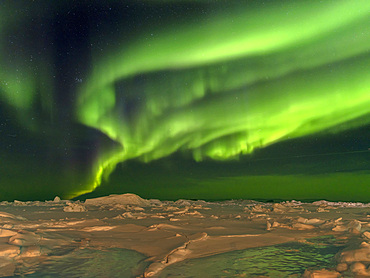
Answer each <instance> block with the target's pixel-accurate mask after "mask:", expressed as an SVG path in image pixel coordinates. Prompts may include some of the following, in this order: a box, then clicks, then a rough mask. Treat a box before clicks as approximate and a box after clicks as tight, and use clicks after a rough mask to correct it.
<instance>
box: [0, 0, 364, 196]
mask: <svg viewBox="0 0 370 278" xmlns="http://www.w3.org/2000/svg"><path fill="white" fill-rule="evenodd" d="M126 4H127V6H130V8H128V9H126ZM108 6H109V8H108ZM112 7H113V8H112ZM111 8H112V9H111ZM172 8H173V9H174V11H177V12H179V11H180V12H183V13H181V15H180V14H177V15H176V16H175V15H173V14H172ZM202 9H204V13H203V12H200V11H201V10H202ZM111 10H113V12H112V11H111ZM114 10H115V11H114ZM122 11H124V12H127V14H122V15H121V14H119V12H122ZM74 12H76V14H77V16H73V15H72V14H73V13H74ZM105 12H107V14H109V12H112V14H109V15H113V16H112V18H111V20H110V21H109V20H108V23H106V21H107V18H108V16H107V15H104V16H101V15H102V14H104V13H105ZM369 14H370V1H367V0H358V1H347V0H335V1H334V0H329V1H264V2H263V1H239V0H236V1H233V0H230V1H191V0H189V1H188V0H183V1H160V0H158V1H155V0H153V1H146V0H143V1H127V2H125V1H109V4H107V3H104V1H94V0H92V1H89V4H86V3H85V1H36V2H34V1H32V2H30V1H8V0H7V1H3V2H2V3H1V4H0V109H1V110H0V120H2V121H3V122H0V140H2V141H0V143H1V146H0V147H1V148H0V161H1V162H2V166H1V167H0V177H1V178H2V181H1V180H0V186H2V187H1V188H0V191H4V189H6V190H8V191H9V195H6V194H5V193H4V194H3V193H1V194H0V198H2V199H6V198H8V199H11V200H12V199H14V198H13V197H14V196H17V197H18V195H17V194H20V193H18V192H19V191H22V190H23V191H24V192H25V193H24V195H22V198H27V197H28V196H33V198H39V196H48V198H49V197H50V198H51V197H53V196H55V195H53V196H49V195H51V194H58V195H59V196H61V197H65V198H73V197H76V196H81V195H82V194H85V193H89V192H100V193H101V192H103V187H104V186H107V185H110V184H109V182H108V181H107V179H108V177H110V178H111V180H112V179H113V180H114V179H115V178H117V176H119V175H117V172H119V170H121V169H123V168H124V167H126V168H125V170H126V171H127V172H126V173H124V174H122V175H125V176H128V177H129V178H131V180H130V179H129V178H128V179H127V180H123V184H122V179H119V178H117V179H118V180H119V181H118V182H117V181H116V185H117V184H119V186H120V190H118V191H119V192H118V193H123V192H133V193H137V194H141V195H142V196H143V197H152V198H174V199H175V198H179V197H180V198H205V199H207V198H209V199H212V198H240V197H241V198H244V197H245V198H261V197H264V196H267V195H268V196H267V198H282V199H284V198H288V199H291V198H302V199H304V198H307V197H308V198H323V197H326V198H327V197H328V196H331V197H332V198H334V199H335V198H337V199H340V198H343V196H344V195H345V194H346V193H345V192H351V186H352V185H351V183H355V184H356V186H357V187H358V188H359V189H358V191H357V193H356V194H354V195H353V196H351V198H353V199H356V198H357V199H358V198H359V197H360V198H362V197H363V196H368V193H369V189H368V188H369V187H368V185H369V181H370V172H369V167H368V163H369V159H368V158H367V157H366V155H367V153H368V150H369V149H364V146H363V145H364V144H359V145H361V147H360V148H361V149H356V148H355V147H353V149H351V148H350V150H353V153H354V156H353V157H351V158H348V159H347V160H345V163H344V164H346V167H347V166H348V165H350V164H351V165H352V164H353V165H354V166H353V168H351V167H352V166H349V167H347V168H346V167H343V168H340V167H338V169H340V170H337V169H333V167H332V168H330V167H329V166H326V165H324V164H325V162H327V161H328V159H329V158H327V160H323V162H321V163H322V164H320V165H321V166H323V167H321V168H323V169H325V170H327V171H326V172H325V171H324V170H322V171H321V172H319V173H318V172H314V173H309V174H307V172H309V171H306V170H307V169H305V167H306V166H307V165H309V166H310V165H315V167H316V166H317V161H315V160H310V155H311V154H308V155H307V153H305V151H306V150H305V151H304V153H305V155H306V157H305V155H303V156H302V157H298V159H297V161H299V163H300V164H299V165H298V166H297V167H296V168H294V167H293V168H294V170H291V169H288V168H290V166H291V165H292V164H294V162H292V163H291V162H289V163H291V164H289V163H287V164H284V165H283V167H282V168H284V167H285V168H284V169H283V170H281V169H280V168H279V167H276V166H275V165H274V163H273V161H272V160H271V161H272V162H271V161H270V160H269V158H268V159H267V160H268V161H267V162H266V163H264V161H261V162H259V161H257V162H256V161H253V163H254V164H253V163H251V164H248V159H249V158H250V157H252V158H253V155H255V154H256V153H258V152H259V151H263V150H267V151H268V150H271V148H273V147H274V146H278V148H279V146H281V145H279V144H282V145H284V143H286V144H289V142H293V143H294V142H297V141H299V140H303V141H304V140H305V138H311V137H312V136H315V135H317V136H318V137H320V136H322V134H330V135H332V134H344V133H345V132H352V131H353V130H356V129H361V128H363V127H366V126H368V125H369V124H370V71H369V65H370V54H369V53H370V32H369V30H370V24H369ZM99 16H101V17H102V18H100V17H99ZM114 16H115V17H114ZM79 17H81V18H82V19H81V18H79ZM95 17H96V18H95ZM71 20H72V21H71ZM79 20H81V21H79ZM105 20H106V21H105ZM131 21H132V22H133V23H132V25H130V24H128V23H131ZM71 22H72V23H71ZM117 22H118V23H117ZM75 23H76V24H75ZM80 23H81V24H80ZM79 24H80V25H79ZM99 24H101V26H103V27H99V28H101V29H99V28H98V25H99ZM104 24H106V25H104ZM118 24H119V26H118ZM125 24H127V26H126V25H125ZM41 26H42V27H41ZM117 26H118V27H117ZM73 28H75V29H73ZM79 28H80V29H79ZM109 28H112V30H110V29H109ZM131 28H132V30H131ZM72 29H73V30H72ZM62 35H63V36H62ZM102 46H104V47H102ZM67 53H72V54H71V56H68V55H67ZM75 78H76V80H78V81H76V80H75ZM82 79H83V80H82ZM66 99H67V100H66ZM61 100H62V101H61ZM4 119H5V120H4ZM7 120H9V122H11V124H10V123H8V122H5V121H7ZM3 124H4V125H3ZM9 126H10V128H9ZM18 131H19V132H18ZM343 132H344V133H343ZM91 134H93V136H92V137H94V136H95V137H96V138H97V139H96V138H95V137H94V138H88V137H89V136H90V135H91ZM310 136H311V137H310ZM362 136H363V135H362ZM329 137H330V136H329ZM363 137H366V135H365V136H363ZM321 138H322V137H321ZM330 138H334V137H330ZM362 140H363V141H365V140H364V139H362ZM96 142H97V143H96ZM299 142H300V141H299ZM305 142H306V143H307V141H305ZM366 144H367V143H366ZM10 146H11V147H10ZM284 146H286V145H284ZM297 146H298V144H297ZM366 148H368V146H366ZM28 149H30V150H28ZM283 149H284V147H283ZM307 149H308V150H309V147H308V148H307ZM339 149H340V150H343V149H341V148H339ZM25 150H27V151H25ZM76 150H77V151H76ZM74 151H75V152H74ZM328 152H329V155H331V154H330V152H335V150H334V149H331V150H330V151H328ZM291 153H294V151H292V152H291ZM291 153H290V154H288V156H289V155H291ZM297 153H298V154H299V152H297ZM323 153H324V155H325V151H323ZM357 153H361V155H362V156H361V158H360V159H358V160H356V159H357V158H358V157H357V156H356V155H357ZM348 154H349V152H348ZM32 155H33V156H35V157H36V158H34V157H33V156H32ZM272 155H274V154H272ZM275 155H276V153H275ZM336 155H338V156H339V155H341V154H335V155H333V156H332V157H333V160H335V163H337V164H336V165H338V164H340V163H341V162H342V160H341V159H342V158H340V157H339V158H338V157H337V156H336ZM179 157H180V158H179ZM262 157H263V156H262ZM332 157H330V158H332ZM347 157H348V156H346V158H347ZM166 158H167V159H168V161H165V162H163V160H165V159H166ZM263 158H266V157H263ZM346 158H344V159H346ZM258 159H259V158H258ZM258 159H257V160H258ZM91 160H93V161H91ZM305 160H307V161H308V162H306V161H305ZM3 161H5V162H6V163H3ZM178 161H181V163H179V162H178ZM239 161H242V162H245V161H247V163H245V164H242V163H241V166H238V167H240V168H238V169H239V170H240V169H241V170H240V171H239V172H237V171H235V172H233V171H232V170H233V169H232V168H233V165H236V164H237V163H238V162H239ZM279 161H280V160H279ZM123 162H124V163H123ZM162 162H163V164H166V163H168V162H169V163H170V164H171V163H172V164H171V167H174V168H171V169H175V170H174V171H173V172H172V173H170V171H169V173H168V174H169V176H170V177H171V179H172V181H171V185H169V184H167V185H162V180H161V177H160V176H161V175H162V174H163V172H161V173H157V172H158V171H157V172H156V170H157V169H162V168H161V165H162V164H161V163H162ZM218 162H220V164H217V163H218ZM229 162H230V163H229ZM270 162H271V163H270ZM280 162H281V161H280ZM176 163H178V165H180V166H173V165H174V164H176ZM222 163H225V164H222ZM232 163H235V164H232ZM310 163H311V164H310ZM119 164H120V166H122V168H120V167H117V165H119ZM252 164H253V165H252ZM277 164H279V162H278V163H277ZM153 165H154V166H153ZM184 165H188V166H189V165H190V166H189V167H188V168H187V166H184ZM204 165H206V166H204ZM209 165H211V166H212V167H216V168H217V167H220V168H219V169H218V170H219V175H218V173H217V174H216V175H215V174H214V172H215V171H217V170H214V169H211V170H210V169H209V168H207V167H209ZM220 165H222V166H220ZM246 165H247V166H250V165H252V166H253V167H255V169H257V168H261V169H263V171H261V172H258V171H257V170H256V172H258V173H257V174H256V175H254V174H253V173H254V170H255V169H254V168H253V167H251V168H253V169H252V170H250V169H249V172H248V171H247V170H246V171H245V172H244V169H243V167H244V166H246ZM266 165H268V167H267V168H266ZM364 165H365V166H364ZM198 166H199V167H198ZM247 166H246V167H247ZM151 167H152V168H151ZM202 167H203V168H202ZM222 167H223V170H222V169H221V168H222ZM274 167H275V168H274ZM326 167H327V168H326ZM329 168H330V169H329ZM115 169H117V170H116V171H114V170H115ZM137 169H139V171H138V173H142V176H143V178H142V180H140V178H141V177H139V178H138V179H136V178H137V176H138V174H137V173H136V170H137ZM142 169H143V170H142ZM164 169H165V170H164V171H166V170H167V168H166V167H164ZM184 169H185V170H184ZM189 169H190V170H189ZM266 169H267V170H266ZM286 169H288V170H286ZM203 170H204V173H203V172H202V171H203ZM296 170H297V171H296ZM130 171H131V172H130ZM140 171H141V172H140ZM161 171H163V169H162V170H161ZM192 171H193V172H197V175H195V174H194V176H193V177H190V174H191V172H192ZM207 171H208V172H207ZM212 171H213V172H212ZM279 171H280V172H279ZM284 171H285V172H284ZM122 172H124V171H122ZM297 172H298V175H297ZM210 173H211V174H210ZM282 173H283V174H282ZM115 174H116V176H115ZM146 174H148V177H146V176H145V175H146ZM300 174H301V175H300ZM23 175H24V177H22V176H23ZM139 175H140V174H139ZM207 175H208V176H207ZM56 176H57V179H58V181H55V179H56V178H55V177H56ZM4 177H5V178H4ZM29 177H35V179H34V180H33V181H32V183H31V182H29V181H28V180H27V179H28V178H29ZM153 177H155V178H153ZM179 177H180V178H179ZM199 177H202V178H203V177H205V178H203V179H201V178H199ZM151 178H152V179H153V180H150V179H151ZM154 179H157V180H154ZM180 179H181V181H180ZM14 180H16V181H19V183H20V185H16V184H15V185H14V186H13V184H12V183H13V182H14ZM138 180H139V181H140V183H142V184H138V183H139V182H137V181H138ZM53 182H55V184H56V185H55V188H51V187H52V186H50V184H52V183H53ZM146 182H151V184H150V186H147V185H146ZM175 182H176V183H177V182H178V184H180V185H181V186H176V185H173V183H175ZM9 184H11V185H10V186H9ZM39 184H40V186H37V185H39ZM102 184H104V186H101V187H99V186H100V185H102ZM296 184H301V185H302V186H304V187H305V190H302V191H299V189H298V191H297V187H299V186H296ZM311 184H312V185H311ZM152 185H154V186H152ZM225 185H227V186H225ZM310 185H311V186H310ZM336 185H338V188H339V189H337V188H336ZM17 186H19V188H21V189H18V187H17ZM10 187H11V188H10ZM57 187H60V188H57ZM61 187H63V188H61ZM98 187H99V188H98ZM12 190H13V191H12ZM99 190H102V191H99ZM110 190H111V189H110ZM114 190H116V188H114V186H113V190H112V192H109V193H113V191H114ZM135 190H136V191H135ZM23 191H22V192H23ZM14 192H15V193H14ZM45 192H47V193H45ZM261 192H264V193H266V192H269V194H267V193H266V194H265V195H264V194H261ZM103 193H104V194H106V193H107V192H103ZM103 193H102V194H103ZM114 193H117V192H115V191H114ZM43 194H44V195H43ZM97 194H99V193H97ZM145 194H146V196H145ZM4 196H5V197H4ZM35 196H36V197H35ZM363 198H365V197H363ZM366 198H367V199H363V200H365V201H366V200H367V201H369V200H368V197H366Z"/></svg>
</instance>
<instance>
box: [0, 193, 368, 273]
mask: <svg viewBox="0 0 370 278" xmlns="http://www.w3.org/2000/svg"><path fill="white" fill-rule="evenodd" d="M369 208H370V206H369V205H368V204H361V203H332V202H326V201H319V202H315V203H312V204H305V203H300V202H296V201H292V202H283V203H279V204H266V203H260V202H255V201H240V200H239V201H224V202H205V201H187V200H178V201H176V202H170V201H159V200H145V199H142V198H140V197H139V196H137V195H134V194H123V195H110V196H107V197H101V198H96V199H88V200H86V201H85V202H72V201H64V200H60V199H59V198H58V197H56V198H55V200H54V201H46V202H20V201H14V202H1V203H0V221H1V222H0V227H1V229H0V242H1V243H0V276H1V277H5V276H25V277H27V276H29V277H46V276H45V272H46V273H47V271H48V270H47V269H48V268H47V266H48V265H51V264H52V263H55V262H57V261H58V260H59V261H63V258H65V257H67V256H69V254H71V253H72V252H75V254H77V253H76V251H81V250H88V251H89V252H90V253H92V252H95V251H97V250H123V249H125V250H127V249H128V250H134V251H136V252H139V253H140V254H142V255H143V257H144V258H145V259H144V260H145V267H143V268H140V267H133V268H131V269H130V270H128V271H126V272H125V273H116V275H117V276H116V277H158V276H159V277H162V276H161V275H162V273H163V272H164V270H165V269H166V268H167V267H169V266H174V265H176V263H180V262H183V261H185V260H190V259H194V258H204V257H208V256H212V255H215V254H222V253H226V252H230V251H233V250H243V249H247V248H254V247H262V246H271V245H277V244H282V243H286V242H300V243H307V244H309V239H310V238H315V237H320V236H325V235H331V236H333V237H334V238H335V239H336V240H338V242H341V244H342V245H341V246H343V248H341V249H340V251H339V252H338V253H337V254H336V255H335V259H334V260H335V261H334V264H333V267H332V268H329V269H320V268H316V269H315V268H310V269H307V270H306V271H304V272H303V273H301V274H299V275H296V276H294V277H316V278H317V277H370V266H369V264H370V211H369ZM112 248H120V249H112ZM78 254H79V253H78ZM118 259H119V258H118ZM252 259H253V258H252ZM62 266H63V265H62ZM63 267H64V268H66V267H67V266H63ZM76 267H78V266H76ZM40 269H44V271H43V274H42V275H41V274H38V272H39V271H40ZM45 269H46V270H45ZM224 274H225V273H224ZM43 275H44V276H43ZM68 276H69V277H81V274H76V275H75V276H74V275H73V273H72V274H71V273H70V274H69V275H68ZM222 276H223V275H221V274H220V276H219V277H222ZM50 277H58V274H55V273H54V274H53V273H50ZM59 277H64V276H63V275H62V274H60V276H59ZM84 277H108V276H104V275H101V276H100V274H94V273H87V274H86V275H85V276H84ZM166 277H167V276H166ZM168 277H170V276H168ZM181 277H187V276H186V273H184V274H183V276H181ZM224 277H228V276H227V275H226V274H225V276H224ZM240 277H246V276H243V275H240ZM255 277H257V276H255ZM259 277H269V276H266V275H265V276H259ZM270 277H272V276H270ZM290 277H293V276H290Z"/></svg>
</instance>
